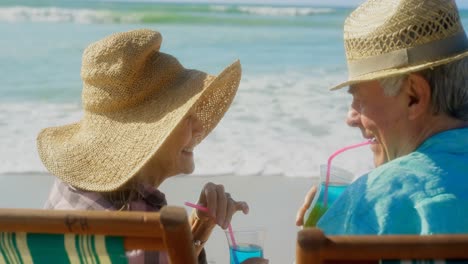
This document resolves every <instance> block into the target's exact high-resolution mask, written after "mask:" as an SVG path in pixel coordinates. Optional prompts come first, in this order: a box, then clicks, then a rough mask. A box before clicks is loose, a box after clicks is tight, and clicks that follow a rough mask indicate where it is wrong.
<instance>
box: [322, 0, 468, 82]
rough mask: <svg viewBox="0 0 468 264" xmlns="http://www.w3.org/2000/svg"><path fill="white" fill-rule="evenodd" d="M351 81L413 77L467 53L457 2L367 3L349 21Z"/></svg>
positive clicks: (346, 27) (370, 0)
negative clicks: (408, 74) (410, 74)
mask: <svg viewBox="0 0 468 264" xmlns="http://www.w3.org/2000/svg"><path fill="white" fill-rule="evenodd" d="M344 44H345V50H346V57H347V61H348V71H349V79H348V81H346V82H343V83H341V84H339V85H337V86H335V87H332V88H331V90H335V89H338V88H342V87H344V86H348V85H352V84H355V83H359V82H362V81H370V80H376V79H381V78H385V77H391V76H395V75H400V74H406V73H411V72H415V71H419V70H423V69H427V68H432V67H435V66H438V65H442V64H446V63H449V62H452V61H455V60H459V59H461V58H464V57H466V56H467V55H468V52H467V51H468V40H467V38H466V34H465V31H464V29H463V26H462V24H461V21H460V17H459V14H458V9H457V6H456V4H455V1H454V0H368V1H366V2H365V3H363V4H362V5H361V6H359V7H358V8H357V9H356V10H355V11H353V12H352V13H351V14H350V15H349V17H348V18H347V19H346V21H345V25H344Z"/></svg>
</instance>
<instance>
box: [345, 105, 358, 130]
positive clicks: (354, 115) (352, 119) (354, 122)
mask: <svg viewBox="0 0 468 264" xmlns="http://www.w3.org/2000/svg"><path fill="white" fill-rule="evenodd" d="M359 122H360V114H359V112H358V111H356V110H355V109H354V108H352V107H351V108H350V109H349V110H348V115H347V116H346V124H348V126H350V127H357V126H359Z"/></svg>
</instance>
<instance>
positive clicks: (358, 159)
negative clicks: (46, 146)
mask: <svg viewBox="0 0 468 264" xmlns="http://www.w3.org/2000/svg"><path fill="white" fill-rule="evenodd" d="M341 77H342V73H336V74H335V73H333V72H326V71H316V72H314V71H310V70H309V71H307V72H296V71H293V72H284V73H283V74H274V73H268V74H254V75H252V74H246V75H244V76H243V80H242V83H241V87H240V88H239V92H238V94H237V96H236V99H235V102H234V104H233V105H232V106H231V108H230V109H229V111H228V112H227V113H226V116H225V117H224V118H223V120H222V121H221V123H220V124H219V125H218V126H217V127H216V129H215V130H213V131H212V132H211V133H210V135H209V136H208V137H207V138H206V139H205V140H204V141H203V143H202V144H200V145H199V146H197V148H196V151H195V161H196V162H195V163H196V164H197V166H196V171H195V175H205V176H209V175H239V176H245V175H284V176H287V177H311V176H314V175H315V176H317V175H318V174H319V166H320V164H324V163H325V162H326V161H327V159H328V156H329V155H330V154H331V153H333V152H335V151H336V150H337V149H340V148H342V147H344V146H347V145H351V144H354V143H358V142H361V141H362V140H363V139H362V136H361V135H360V133H359V131H358V130H356V129H354V130H352V129H349V128H347V127H346V124H345V122H344V121H343V118H344V117H345V116H346V111H347V102H348V101H349V95H347V94H346V93H329V92H328V90H327V89H326V88H325V87H328V86H329V85H331V84H332V83H336V80H338V79H341ZM317 86H318V87H317ZM82 114H83V113H82V110H81V106H80V104H79V103H78V102H76V103H43V102H41V101H34V102H29V103H26V102H22V101H21V102H11V103H5V102H1V101H0V123H3V125H2V124H0V145H1V146H2V148H1V149H0V174H2V173H3V174H11V173H29V172H35V173H45V172H46V170H45V167H44V165H42V163H41V161H40V159H39V155H38V154H37V149H36V137H37V134H38V133H39V131H40V130H41V129H42V128H44V127H51V126H57V125H64V124H70V123H73V122H76V121H78V120H80V118H81V116H82ZM334 165H337V166H340V167H343V168H346V169H348V170H350V171H353V172H354V173H355V174H356V175H359V174H360V173H359V172H360V171H366V170H368V169H369V168H371V166H372V157H371V153H370V151H369V148H366V147H363V148H360V149H356V150H352V151H350V152H349V153H346V154H343V155H340V156H339V157H337V158H336V159H334Z"/></svg>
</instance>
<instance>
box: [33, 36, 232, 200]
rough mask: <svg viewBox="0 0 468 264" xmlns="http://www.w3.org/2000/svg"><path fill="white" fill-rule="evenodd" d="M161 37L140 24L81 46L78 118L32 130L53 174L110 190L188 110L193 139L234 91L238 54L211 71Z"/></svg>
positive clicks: (138, 166) (218, 115)
mask: <svg viewBox="0 0 468 264" xmlns="http://www.w3.org/2000/svg"><path fill="white" fill-rule="evenodd" d="M161 42H162V37H161V35H160V34H159V33H158V32H155V31H152V30H145V29H143V30H134V31H129V32H124V33H117V34H113V35H111V36H108V37H106V38H104V39H102V40H100V41H98V42H95V43H93V44H91V45H90V46H88V47H87V48H86V50H85V51H84V53H83V63H82V68H81V77H82V79H83V92H82V104H83V108H84V114H83V117H82V119H81V120H80V121H79V122H77V123H74V124H70V125H65V126H60V127H52V128H46V129H44V130H42V131H41V132H40V134H39V135H38V138H37V146H38V151H39V156H40V158H41V160H42V162H43V163H44V165H45V166H46V167H47V169H48V170H49V171H50V172H51V173H52V174H54V175H55V176H57V177H58V178H60V179H61V180H62V181H64V182H66V183H68V184H70V185H72V186H74V187H77V188H80V189H84V190H89V191H113V190H116V189H118V188H119V187H121V186H122V185H124V184H125V183H126V182H127V181H128V180H130V179H131V178H132V177H133V176H134V175H135V174H136V173H137V172H138V171H139V170H140V169H141V168H142V167H143V166H144V165H145V163H146V162H147V161H148V160H149V159H151V158H152V156H153V155H155V154H156V153H157V151H158V149H160V147H161V145H162V144H163V143H164V142H165V141H166V139H167V138H168V137H169V136H170V135H171V132H172V131H173V130H174V128H175V127H176V126H177V125H178V124H179V123H180V122H181V121H182V120H183V119H184V117H185V116H187V114H188V113H190V112H192V111H194V113H195V114H196V115H197V116H198V117H199V118H200V120H201V121H202V123H203V127H204V130H205V134H204V135H203V136H202V138H200V139H199V140H201V139H203V138H204V137H205V136H206V135H207V134H208V133H209V132H210V131H211V130H212V129H213V128H214V127H215V126H216V125H217V124H218V122H219V121H220V119H221V118H222V117H223V115H224V113H225V112H226V110H227V109H228V108H229V106H230V105H231V102H232V101H233V99H234V96H235V94H236V92H237V88H238V86H239V82H240V78H241V67H240V63H239V61H236V62H234V63H233V64H232V65H230V66H228V67H227V68H226V69H224V70H223V71H222V72H221V73H220V74H219V75H218V76H217V77H216V76H211V75H208V74H207V73H204V72H201V71H197V70H190V69H185V68H184V67H183V66H182V65H181V64H180V63H179V62H178V60H177V59H176V58H174V57H173V56H171V55H168V54H165V53H162V52H159V48H160V45H161ZM162 155H164V154H162Z"/></svg>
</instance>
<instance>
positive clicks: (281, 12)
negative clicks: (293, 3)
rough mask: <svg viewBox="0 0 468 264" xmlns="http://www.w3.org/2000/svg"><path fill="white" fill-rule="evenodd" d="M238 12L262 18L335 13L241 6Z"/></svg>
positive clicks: (316, 9)
mask: <svg viewBox="0 0 468 264" xmlns="http://www.w3.org/2000/svg"><path fill="white" fill-rule="evenodd" d="M238 10H239V11H241V12H243V13H247V14H253V15H261V16H310V15H317V14H329V13H333V12H334V11H335V10H334V9H332V8H311V7H271V6H239V7H238Z"/></svg>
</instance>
